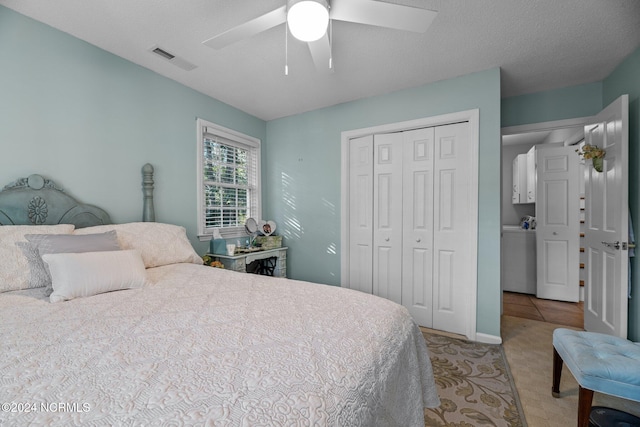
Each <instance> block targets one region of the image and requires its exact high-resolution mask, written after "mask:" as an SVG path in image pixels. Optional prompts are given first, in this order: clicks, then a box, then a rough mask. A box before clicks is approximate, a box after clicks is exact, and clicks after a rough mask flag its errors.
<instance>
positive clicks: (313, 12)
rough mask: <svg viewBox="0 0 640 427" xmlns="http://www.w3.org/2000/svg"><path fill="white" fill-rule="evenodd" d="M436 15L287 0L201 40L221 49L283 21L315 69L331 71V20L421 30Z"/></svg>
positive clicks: (380, 5) (372, 0) (348, 2)
mask: <svg viewBox="0 0 640 427" xmlns="http://www.w3.org/2000/svg"><path fill="white" fill-rule="evenodd" d="M436 15H437V12H435V11H432V10H427V9H420V8H416V7H411V6H404V5H399V4H392V3H385V2H381V1H376V0H330V1H329V0H287V4H285V5H283V6H281V7H279V8H277V9H275V10H272V11H271V12H267V13H265V14H264V15H261V16H258V17H257V18H254V19H251V20H250V21H247V22H245V23H243V24H240V25H238V26H236V27H233V28H231V29H229V30H227V31H225V32H223V33H221V34H218V35H216V36H214V37H212V38H210V39H208V40H205V41H203V42H202V43H203V44H205V45H207V46H209V47H212V48H214V49H222V48H224V47H226V46H228V45H230V44H233V43H236V42H238V41H240V40H244V39H247V38H249V37H252V36H254V35H256V34H259V33H261V32H263V31H266V30H269V29H271V28H273V27H276V26H278V25H281V24H285V23H286V24H287V28H288V31H289V32H290V33H291V35H292V36H294V37H295V38H297V39H298V40H301V41H303V42H307V43H308V45H309V51H310V52H311V57H312V58H313V62H314V64H315V66H316V68H317V69H319V70H322V69H325V70H326V69H329V70H333V64H332V59H331V37H330V34H328V33H327V29H328V28H329V29H330V28H331V26H330V24H329V23H330V21H331V20H337V21H346V22H355V23H358V24H366V25H375V26H379V27H385V28H392V29H396V30H404V31H413V32H418V33H423V32H425V31H426V30H427V28H429V25H431V22H433V20H434V18H435V17H436ZM286 73H288V67H287V65H286V64H285V74H286Z"/></svg>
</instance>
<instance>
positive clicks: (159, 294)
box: [0, 170, 439, 427]
mask: <svg viewBox="0 0 640 427" xmlns="http://www.w3.org/2000/svg"><path fill="white" fill-rule="evenodd" d="M147 172H148V170H147ZM143 173H144V170H143ZM145 179H146V184H145V181H143V193H144V194H145V206H144V208H143V212H144V213H145V215H144V219H145V220H146V221H141V222H134V223H127V224H111V220H110V218H109V215H108V214H107V213H106V211H104V210H102V209H100V208H98V207H95V206H91V205H84V204H82V203H78V202H76V201H75V200H74V199H73V198H71V197H70V196H69V195H68V194H66V193H65V192H64V190H62V189H61V188H60V187H59V186H58V185H56V184H55V183H54V182H53V181H51V180H48V179H45V178H43V177H41V176H39V175H32V176H31V177H28V178H24V179H20V180H17V181H15V182H13V183H11V184H9V185H8V186H6V187H5V189H4V190H3V191H0V224H1V225H2V226H0V289H1V290H2V292H1V293H0V342H1V346H2V351H1V352H0V404H1V405H2V411H0V425H20V426H22V425H64V426H67V425H110V426H111V425H123V426H134V425H136V426H137V425H145V426H147V425H148V426H153V425H202V426H204V425H207V426H403V427H405V426H423V425H424V412H423V411H424V408H425V407H435V406H438V405H439V399H438V396H437V393H436V388H435V384H434V378H433V373H432V369H431V364H430V361H429V354H428V350H427V347H426V344H425V341H424V339H423V338H422V335H421V333H420V330H419V328H418V327H417V326H416V324H415V323H414V322H413V321H412V319H411V317H410V315H409V314H408V312H407V310H406V309H405V308H404V307H402V306H400V305H397V304H395V303H393V302H391V301H388V300H385V299H382V298H378V297H375V296H372V295H367V294H364V293H360V292H357V291H354V290H350V289H345V288H339V287H334V286H326V285H319V284H313V283H308V282H303V281H296V280H290V279H284V278H276V277H267V276H259V275H253V274H243V273H237V272H232V271H226V270H224V269H218V268H213V267H207V266H204V265H202V260H201V258H200V256H199V255H198V254H197V253H195V251H194V250H193V247H192V246H191V245H190V243H189V241H188V239H187V236H186V232H185V229H184V228H183V227H180V226H176V225H171V224H163V223H156V222H153V221H150V220H149V219H150V218H152V216H150V215H151V214H152V213H153V209H152V207H150V206H149V203H152V197H149V196H150V193H149V191H150V188H149V185H150V183H151V185H152V180H149V176H147V177H146V178H145ZM145 185H146V187H145ZM151 188H152V187H151ZM34 236H37V237H34ZM114 239H115V240H114ZM114 241H115V242H117V247H116V248H113V247H112V246H113V244H114ZM43 242H44V243H43ZM69 242H75V243H69ZM78 242H80V243H78ZM105 242H107V243H105ZM65 245H67V246H65ZM73 245H79V246H76V247H75V248H76V252H71V251H69V249H73V247H74V246H73ZM92 245H93V246H92ZM100 245H102V246H100ZM78 248H79V249H78ZM112 249H113V250H112ZM34 250H35V255H34ZM29 251H31V252H29ZM29 253H30V255H29ZM36 255H37V256H36ZM43 260H44V262H43ZM37 262H39V263H40V264H38V265H36V264H37ZM43 266H44V267H45V270H46V273H47V274H48V279H49V281H50V283H49V284H48V285H47V284H43V281H38V280H39V278H41V276H46V275H43V274H42V272H40V274H36V273H35V271H36V270H37V268H40V269H41V268H42V267H43ZM36 284H37V285H39V286H35V285H36Z"/></svg>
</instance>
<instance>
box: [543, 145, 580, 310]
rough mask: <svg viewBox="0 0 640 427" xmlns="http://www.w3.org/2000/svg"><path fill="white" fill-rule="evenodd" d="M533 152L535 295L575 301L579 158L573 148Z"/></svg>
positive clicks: (576, 295)
mask: <svg viewBox="0 0 640 427" xmlns="http://www.w3.org/2000/svg"><path fill="white" fill-rule="evenodd" d="M536 152H537V155H536V157H537V159H536V161H537V165H538V166H537V168H538V182H537V188H536V193H537V195H536V199H537V202H536V222H537V226H536V256H537V286H536V296H537V297H538V298H546V299H553V300H560V301H572V302H578V301H579V299H580V282H579V280H580V279H579V271H580V270H579V267H580V256H579V254H580V253H579V244H580V194H579V183H578V180H579V175H578V173H579V169H578V163H579V158H578V156H577V154H576V153H575V148H574V147H540V148H539V149H538V150H536Z"/></svg>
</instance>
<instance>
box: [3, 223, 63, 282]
mask: <svg viewBox="0 0 640 427" xmlns="http://www.w3.org/2000/svg"><path fill="white" fill-rule="evenodd" d="M73 229H74V226H73V224H58V225H2V226H0V292H7V291H15V290H19V289H29V288H31V287H32V286H30V284H29V282H30V280H29V279H30V275H31V273H30V269H29V262H28V261H27V258H26V257H25V255H24V253H23V251H22V249H21V248H19V247H18V246H17V245H16V243H18V242H24V243H25V244H27V239H26V238H25V237H24V236H25V234H34V233H36V234H71V233H72V232H73Z"/></svg>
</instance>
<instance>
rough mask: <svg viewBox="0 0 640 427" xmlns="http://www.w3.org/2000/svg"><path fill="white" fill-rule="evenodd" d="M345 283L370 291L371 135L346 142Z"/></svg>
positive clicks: (371, 284) (371, 275)
mask: <svg viewBox="0 0 640 427" xmlns="http://www.w3.org/2000/svg"><path fill="white" fill-rule="evenodd" d="M349 194H350V195H351V197H350V198H349V241H350V242H351V243H350V245H349V282H348V283H349V287H350V288H351V289H356V290H359V291H362V292H366V293H368V294H370V293H372V292H373V242H372V238H373V136H372V135H369V136H363V137H361V138H354V139H352V140H351V141H350V143H349Z"/></svg>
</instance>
